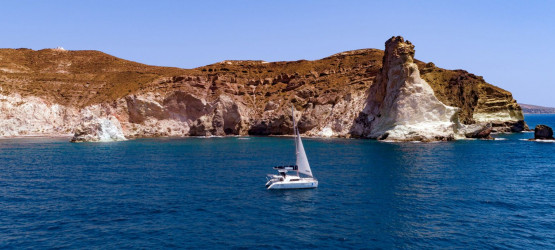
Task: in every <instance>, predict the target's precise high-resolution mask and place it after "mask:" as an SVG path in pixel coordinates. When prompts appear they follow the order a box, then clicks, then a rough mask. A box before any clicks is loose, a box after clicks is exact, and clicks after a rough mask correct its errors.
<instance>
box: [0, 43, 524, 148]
mask: <svg viewBox="0 0 555 250" xmlns="http://www.w3.org/2000/svg"><path fill="white" fill-rule="evenodd" d="M409 47H410V46H409ZM386 50H388V48H386ZM411 50H412V48H410V49H408V50H407V51H406V52H408V54H406V55H410V56H409V57H410V58H411V60H412V56H413V54H414V51H413V50H412V52H411ZM403 53H404V52H403ZM403 53H401V54H400V56H401V57H399V58H400V59H399V58H388V57H386V58H385V59H384V52H383V51H381V50H376V49H363V50H356V51H349V52H343V53H339V54H335V55H332V56H330V57H326V58H324V59H321V60H317V61H306V60H301V61H295V62H273V63H266V62H263V61H224V62H220V63H216V64H212V65H208V66H204V67H200V68H197V69H191V70H185V69H178V68H167V67H154V66H148V65H143V64H139V63H135V62H130V61H126V60H122V59H119V58H115V57H112V56H109V55H106V54H104V53H101V52H96V51H59V50H51V49H47V50H40V51H32V50H27V49H18V50H13V49H4V50H0V94H1V96H0V97H1V98H0V121H1V122H0V136H18V135H67V134H75V138H74V140H75V141H89V140H93V141H102V140H120V139H123V138H122V135H123V137H125V138H134V137H151V136H212V135H215V136H222V135H246V134H251V135H282V134H291V133H292V128H291V127H292V124H291V118H290V105H291V103H292V104H293V105H294V107H295V109H296V110H297V112H296V113H295V115H296V116H297V118H298V119H299V130H300V132H301V133H303V134H306V135H311V136H340V137H350V136H351V135H353V136H362V137H376V133H374V134H372V133H373V132H376V131H378V130H373V128H380V129H381V130H382V131H385V130H387V128H389V127H391V125H393V123H395V121H396V120H399V119H401V120H406V121H412V120H413V119H414V118H415V117H414V116H413V115H412V112H413V111H415V110H420V112H422V111H423V110H427V109H431V110H434V112H437V113H441V114H440V115H438V117H443V118H441V119H439V120H434V121H437V122H440V123H441V122H447V120H449V122H448V123H449V124H451V123H450V122H451V118H452V113H453V112H454V111H455V108H453V107H456V108H459V109H460V110H461V112H460V113H459V116H458V118H459V119H460V121H461V123H463V124H483V123H494V125H496V126H497V127H496V128H498V129H504V130H507V129H510V128H511V126H513V127H514V125H515V124H516V125H518V123H519V120H522V114H521V111H520V107H519V106H518V105H517V104H516V102H515V101H514V100H513V99H512V97H511V95H510V93H508V92H506V91H504V90H501V89H499V88H496V87H494V86H492V85H489V84H487V83H485V82H484V81H483V79H481V78H480V77H476V76H474V75H472V74H469V73H466V72H464V71H460V70H458V71H451V70H444V69H440V68H437V67H435V66H433V64H431V63H429V64H424V63H422V62H419V61H417V60H414V62H411V63H407V60H408V57H407V56H406V55H405V54H403ZM403 58H404V59H403ZM396 60H397V61H396ZM384 62H385V63H386V64H389V68H384V69H383V70H381V69H382V66H383V63H384ZM395 65H396V66H395ZM419 68H420V69H421V70H420V71H419V70H418V69H419ZM405 81H410V82H412V83H414V84H412V85H409V86H405V87H402V86H401V85H402V83H403V82H405ZM423 83H428V84H429V85H427V84H423ZM411 86H412V87H411ZM384 87H385V90H384ZM430 87H431V89H433V92H434V93H435V96H434V93H430V90H431V89H430ZM389 88H399V89H402V91H403V92H404V93H405V92H406V93H405V95H404V98H403V101H402V102H397V101H393V99H392V97H391V96H390V97H388V95H387V94H384V93H385V92H384V91H386V90H387V89H389ZM430 94H431V95H430ZM368 100H373V101H374V102H376V103H379V102H380V101H381V102H382V103H386V104H385V105H381V106H379V107H380V108H378V109H376V110H369V108H368V107H369V106H368ZM401 104H402V105H401ZM444 104H445V105H444ZM446 105H449V106H453V107H448V106H446ZM373 107H374V106H373ZM407 107H408V108H409V109H406V108H407ZM411 107H412V108H413V109H412V110H411V109H410V108H411ZM363 111H364V112H363ZM361 112H363V113H365V112H366V114H371V115H374V116H376V117H377V115H379V114H382V113H384V114H387V116H385V117H383V118H380V119H378V120H377V121H379V122H377V123H375V124H378V123H379V124H381V125H379V126H378V125H376V126H374V125H372V126H373V127H372V128H370V127H364V126H362V130H360V131H359V130H357V129H355V127H356V126H359V127H360V124H358V125H357V124H356V122H355V121H358V120H359V117H360V115H361ZM429 119H430V118H425V119H424V120H418V121H416V120H415V121H414V123H419V122H423V121H428V120H429ZM434 119H435V118H434ZM432 120H433V119H432ZM392 122H393V123H392ZM522 124H523V123H522ZM405 125H407V126H408V125H411V126H412V125H413V123H406V124H405ZM449 126H451V125H448V126H447V127H449ZM384 129H385V130H384ZM441 129H443V127H442V128H441ZM361 131H363V132H361ZM390 134H391V133H390ZM399 136H402V134H400V135H399ZM392 138H393V137H392ZM414 139H418V138H416V137H415V138H414Z"/></svg>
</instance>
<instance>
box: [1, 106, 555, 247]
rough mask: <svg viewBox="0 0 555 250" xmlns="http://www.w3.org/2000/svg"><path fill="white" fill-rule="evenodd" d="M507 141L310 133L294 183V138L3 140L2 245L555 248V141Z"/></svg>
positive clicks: (534, 118) (554, 120) (554, 119)
mask: <svg viewBox="0 0 555 250" xmlns="http://www.w3.org/2000/svg"><path fill="white" fill-rule="evenodd" d="M526 120H527V122H528V123H529V124H531V127H532V128H533V126H534V125H535V124H537V123H543V124H547V125H550V126H552V127H555V116H553V115H529V116H526ZM496 137H498V138H504V139H505V140H496V141H481V140H470V141H456V142H440V143H383V142H377V141H370V140H349V139H311V138H306V139H304V144H305V148H306V150H307V155H308V158H309V160H310V163H311V165H312V168H313V172H314V174H315V177H316V178H318V179H319V182H320V183H319V185H320V186H319V188H317V189H314V190H289V191H268V190H266V189H265V187H264V184H265V181H266V179H265V175H266V174H267V173H273V170H272V169H271V167H272V166H274V165H281V164H290V163H292V162H293V160H294V159H293V157H294V156H293V154H294V153H293V151H294V146H293V139H292V138H285V137H280V138H269V137H249V138H236V137H232V138H187V139H167V138H166V139H164V138H163V139H140V140H130V141H125V142H114V143H81V144H72V143H68V142H66V140H62V139H46V138H43V139H41V138H32V139H2V140H0V209H1V211H0V213H1V214H0V248H83V247H87V248H128V247H129V248H181V247H185V248H188V247H190V248H276V249H289V248H313V247H322V248H411V247H416V248H430V247H434V248H498V247H499V248H551V249H553V248H555V154H554V152H555V143H540V142H530V141H524V140H521V139H524V138H531V137H533V134H532V133H522V134H511V135H496Z"/></svg>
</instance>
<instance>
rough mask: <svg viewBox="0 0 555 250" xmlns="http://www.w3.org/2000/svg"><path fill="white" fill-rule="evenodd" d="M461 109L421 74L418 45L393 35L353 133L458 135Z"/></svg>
mask: <svg viewBox="0 0 555 250" xmlns="http://www.w3.org/2000/svg"><path fill="white" fill-rule="evenodd" d="M457 110H458V109H457V108H455V107H450V106H447V105H445V104H443V103H442V102H440V101H439V100H438V99H437V98H436V96H435V95H434V91H433V90H432V88H431V87H430V85H428V83H426V81H424V80H423V79H422V78H421V77H420V71H419V70H418V66H417V65H416V64H415V63H414V45H412V44H411V43H410V42H409V41H405V40H404V39H403V38H402V37H393V38H391V39H389V40H388V41H387V42H386V43H385V55H384V58H383V66H382V69H381V70H380V73H379V74H378V76H377V77H376V82H375V83H374V84H373V85H372V87H370V91H369V94H368V101H367V103H366V106H365V108H364V110H363V111H362V112H361V114H360V116H359V117H358V118H357V120H356V123H355V125H354V127H353V130H352V134H353V135H356V136H361V137H368V138H378V139H389V140H397V141H399V140H410V141H412V140H426V141H430V140H449V139H454V138H455V136H456V135H458V127H459V122H458V117H457Z"/></svg>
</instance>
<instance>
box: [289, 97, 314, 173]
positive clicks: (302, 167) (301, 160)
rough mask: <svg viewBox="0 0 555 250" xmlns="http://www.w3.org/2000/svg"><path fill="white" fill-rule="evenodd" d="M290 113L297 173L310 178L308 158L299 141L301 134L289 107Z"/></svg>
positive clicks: (310, 171)
mask: <svg viewBox="0 0 555 250" xmlns="http://www.w3.org/2000/svg"><path fill="white" fill-rule="evenodd" d="M291 113H292V115H293V132H294V133H295V150H296V152H295V153H296V155H297V166H298V167H299V173H301V174H305V175H308V176H310V177H313V176H312V170H310V165H309V164H308V158H306V153H305V152H304V146H303V142H302V141H301V134H300V133H299V129H298V128H297V124H295V113H294V111H293V107H291Z"/></svg>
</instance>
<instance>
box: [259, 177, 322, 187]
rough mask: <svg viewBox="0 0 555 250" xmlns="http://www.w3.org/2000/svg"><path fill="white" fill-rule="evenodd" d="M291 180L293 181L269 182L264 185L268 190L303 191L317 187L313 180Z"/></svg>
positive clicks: (316, 182)
mask: <svg viewBox="0 0 555 250" xmlns="http://www.w3.org/2000/svg"><path fill="white" fill-rule="evenodd" d="M288 177H289V176H288ZM291 179H293V180H294V178H286V179H285V180H282V181H281V180H279V181H276V180H270V181H268V183H266V187H268V189H303V188H317V187H318V180H316V179H314V178H298V179H297V180H298V181H291Z"/></svg>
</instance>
